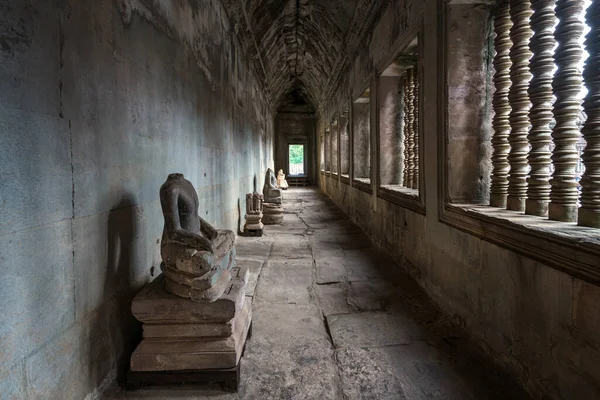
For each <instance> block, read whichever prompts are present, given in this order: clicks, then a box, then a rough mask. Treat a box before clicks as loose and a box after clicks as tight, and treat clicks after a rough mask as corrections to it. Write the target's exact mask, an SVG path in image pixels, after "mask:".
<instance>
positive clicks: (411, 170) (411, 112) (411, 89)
mask: <svg viewBox="0 0 600 400" xmlns="http://www.w3.org/2000/svg"><path fill="white" fill-rule="evenodd" d="M406 74H407V82H408V84H407V85H406V89H407V90H406V92H407V95H408V98H407V103H408V112H407V117H408V119H407V124H408V178H407V179H408V182H407V184H406V187H408V188H413V187H414V182H415V102H414V96H415V81H414V74H413V70H412V68H411V69H409V70H408V71H406Z"/></svg>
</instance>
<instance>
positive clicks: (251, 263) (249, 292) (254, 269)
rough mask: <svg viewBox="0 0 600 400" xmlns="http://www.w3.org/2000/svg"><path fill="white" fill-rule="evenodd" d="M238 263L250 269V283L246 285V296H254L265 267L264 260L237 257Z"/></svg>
mask: <svg viewBox="0 0 600 400" xmlns="http://www.w3.org/2000/svg"><path fill="white" fill-rule="evenodd" d="M236 261H237V265H238V266H240V267H245V268H247V269H248V285H247V286H246V296H254V290H255V289H256V285H257V283H258V277H259V275H260V272H261V271H262V268H263V264H264V262H263V261H259V260H245V259H240V258H239V257H238V258H237V260H236Z"/></svg>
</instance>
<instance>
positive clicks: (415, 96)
mask: <svg viewBox="0 0 600 400" xmlns="http://www.w3.org/2000/svg"><path fill="white" fill-rule="evenodd" d="M413 71H414V73H413V82H414V91H413V108H414V115H415V124H414V128H413V130H414V138H415V150H414V155H415V158H414V167H415V168H414V179H413V189H419V75H418V73H417V66H416V65H415V67H414V68H413Z"/></svg>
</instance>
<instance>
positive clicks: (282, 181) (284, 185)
mask: <svg viewBox="0 0 600 400" xmlns="http://www.w3.org/2000/svg"><path fill="white" fill-rule="evenodd" d="M277 186H279V187H280V188H281V189H284V190H285V189H287V188H288V187H290V185H288V183H287V181H286V180H285V174H284V173H283V170H282V169H280V170H279V172H277Z"/></svg>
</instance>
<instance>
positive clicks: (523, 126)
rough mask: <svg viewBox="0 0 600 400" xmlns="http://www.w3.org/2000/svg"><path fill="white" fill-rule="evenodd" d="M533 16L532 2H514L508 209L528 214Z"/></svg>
mask: <svg viewBox="0 0 600 400" xmlns="http://www.w3.org/2000/svg"><path fill="white" fill-rule="evenodd" d="M532 13H533V11H532V10H531V2H530V1H528V0H511V2H510V18H511V20H512V22H513V26H512V27H511V28H510V38H511V40H512V42H513V46H512V47H511V49H510V59H511V61H512V66H511V67H510V80H511V82H512V85H511V86H510V90H509V92H508V100H509V101H510V106H511V108H512V109H511V111H510V115H509V121H510V134H509V136H508V142H509V143H510V152H509V153H508V163H509V164H510V175H509V177H508V197H507V199H506V208H507V209H509V210H515V211H525V199H526V198H527V181H526V179H527V174H528V173H529V164H528V163H527V153H529V142H528V141H527V133H528V130H529V108H530V107H531V103H530V102H529V94H528V93H527V89H528V88H529V81H530V80H531V73H530V72H529V59H530V58H531V50H529V39H530V38H531V35H532V32H531V27H530V26H529V18H530V17H531V14H532Z"/></svg>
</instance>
